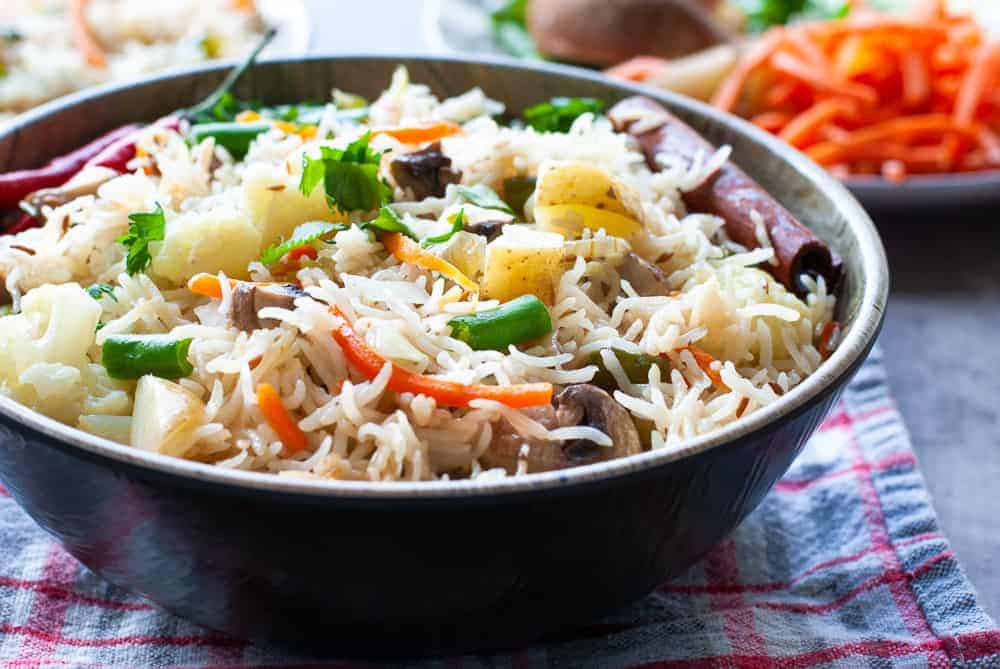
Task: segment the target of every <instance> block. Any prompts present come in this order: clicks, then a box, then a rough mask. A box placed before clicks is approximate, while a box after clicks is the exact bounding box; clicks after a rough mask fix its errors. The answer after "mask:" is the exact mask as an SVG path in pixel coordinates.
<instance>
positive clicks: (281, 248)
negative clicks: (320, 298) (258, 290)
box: [260, 221, 350, 265]
mask: <svg viewBox="0 0 1000 669" xmlns="http://www.w3.org/2000/svg"><path fill="white" fill-rule="evenodd" d="M349 227H350V226H349V225H347V224H346V223H328V222H327V221H308V222H306V223H303V224H302V225H300V226H298V227H297V228H295V230H294V231H292V236H291V237H290V238H289V239H288V240H287V241H283V242H281V243H280V244H272V245H271V246H268V247H267V249H266V250H265V251H264V254H263V255H262V256H261V257H260V261H261V262H262V263H264V264H265V265H273V264H274V263H276V262H278V261H279V260H281V259H282V258H284V257H285V254H287V253H288V252H289V251H292V250H294V249H297V248H299V247H300V246H305V245H306V244H312V243H313V242H314V241H316V240H317V239H321V238H323V237H326V236H327V235H329V234H330V233H332V232H340V231H341V230H346V229H347V228H349Z"/></svg>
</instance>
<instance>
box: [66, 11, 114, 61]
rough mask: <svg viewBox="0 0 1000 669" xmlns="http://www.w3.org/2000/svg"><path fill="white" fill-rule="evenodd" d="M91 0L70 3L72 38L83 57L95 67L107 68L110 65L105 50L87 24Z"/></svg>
mask: <svg viewBox="0 0 1000 669" xmlns="http://www.w3.org/2000/svg"><path fill="white" fill-rule="evenodd" d="M88 4H90V2H89V0H72V1H71V2H70V5H69V26H70V39H72V41H73V46H74V47H76V50H77V51H79V52H80V55H82V56H83V59H84V60H86V61H87V62H88V63H90V64H91V65H93V66H94V67H99V68H102V69H103V68H105V67H107V65H108V61H107V58H106V57H105V55H104V50H103V49H102V48H101V45H100V44H99V43H98V41H97V39H96V38H95V37H94V33H93V31H91V29H90V26H89V25H88V24H87V5H88Z"/></svg>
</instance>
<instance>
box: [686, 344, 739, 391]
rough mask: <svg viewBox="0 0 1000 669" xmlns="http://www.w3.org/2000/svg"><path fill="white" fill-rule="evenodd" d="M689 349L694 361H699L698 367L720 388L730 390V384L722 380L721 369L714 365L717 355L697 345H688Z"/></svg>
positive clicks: (687, 348)
mask: <svg viewBox="0 0 1000 669" xmlns="http://www.w3.org/2000/svg"><path fill="white" fill-rule="evenodd" d="M685 348H686V350H687V351H689V352H690V353H691V355H692V356H694V361H695V362H696V363H698V367H699V368H700V369H701V371H702V372H704V373H705V376H707V377H708V378H709V379H710V380H711V381H712V385H714V386H715V387H716V388H718V389H719V390H725V391H727V392H728V391H729V386H727V385H726V383H725V381H723V380H722V374H720V373H719V370H717V369H715V368H713V367H712V363H713V362H715V357H714V356H713V355H712V354H711V353H709V352H708V351H703V350H701V349H700V348H698V347H697V346H687V347H685Z"/></svg>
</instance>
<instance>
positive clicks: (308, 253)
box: [286, 244, 319, 262]
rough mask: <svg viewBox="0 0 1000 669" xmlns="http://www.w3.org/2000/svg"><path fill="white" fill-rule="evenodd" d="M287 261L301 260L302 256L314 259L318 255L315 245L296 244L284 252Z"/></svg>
mask: <svg viewBox="0 0 1000 669" xmlns="http://www.w3.org/2000/svg"><path fill="white" fill-rule="evenodd" d="M286 257H287V258H288V261H289V262H294V261H301V260H302V258H303V257H306V258H310V259H312V260H316V258H318V257H319V251H317V250H316V247H314V246H311V245H309V244H303V245H302V246H297V247H295V248H294V249H292V250H291V251H289V252H288V253H287V254H286Z"/></svg>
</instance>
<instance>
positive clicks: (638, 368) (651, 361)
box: [587, 348, 670, 393]
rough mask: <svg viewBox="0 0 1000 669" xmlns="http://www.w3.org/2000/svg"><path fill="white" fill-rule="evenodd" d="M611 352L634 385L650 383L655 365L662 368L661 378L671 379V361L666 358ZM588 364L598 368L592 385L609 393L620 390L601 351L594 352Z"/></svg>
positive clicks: (615, 349) (616, 350)
mask: <svg viewBox="0 0 1000 669" xmlns="http://www.w3.org/2000/svg"><path fill="white" fill-rule="evenodd" d="M610 350H611V352H612V353H613V354H614V356H615V357H616V358H618V363H619V364H620V365H621V366H622V370H623V371H624V372H625V376H627V377H628V380H629V381H631V382H632V383H648V382H649V368H650V367H652V366H653V365H656V366H657V367H659V368H660V378H662V379H667V378H670V361H669V360H667V359H666V358H662V357H658V356H651V355H646V354H645V353H629V352H628V351H623V350H621V349H617V348H612V349H610ZM587 362H588V363H590V364H591V365H595V366H596V367H597V373H596V374H594V378H592V379H591V380H590V382H591V383H593V384H594V385H595V386H598V387H600V388H603V389H604V390H606V391H608V392H609V393H610V392H613V391H615V390H618V383H617V382H616V381H615V377H614V376H613V375H612V374H611V372H610V371H608V368H607V367H606V366H605V364H604V358H603V356H602V355H601V352H600V351H594V352H593V353H591V354H590V357H589V358H588V359H587Z"/></svg>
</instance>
